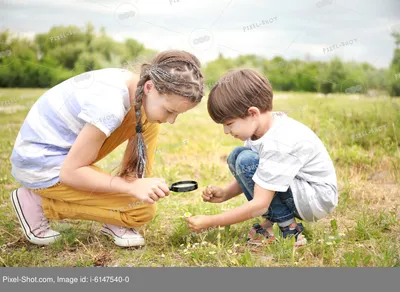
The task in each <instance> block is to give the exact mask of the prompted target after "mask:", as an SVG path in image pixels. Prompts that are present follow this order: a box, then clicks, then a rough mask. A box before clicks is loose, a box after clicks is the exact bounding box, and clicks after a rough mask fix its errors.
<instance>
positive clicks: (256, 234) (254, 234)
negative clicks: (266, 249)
mask: <svg viewBox="0 0 400 292" xmlns="http://www.w3.org/2000/svg"><path fill="white" fill-rule="evenodd" d="M272 226H273V224H272V222H270V221H269V220H266V221H265V222H263V223H261V224H259V223H255V224H253V227H252V228H251V229H250V231H249V233H248V235H247V244H252V245H261V244H270V243H273V242H274V241H275V240H276V237H275V235H274V234H273V232H272Z"/></svg>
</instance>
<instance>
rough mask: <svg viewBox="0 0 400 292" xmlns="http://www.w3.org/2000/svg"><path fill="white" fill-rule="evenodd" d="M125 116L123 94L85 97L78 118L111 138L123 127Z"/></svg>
mask: <svg viewBox="0 0 400 292" xmlns="http://www.w3.org/2000/svg"><path fill="white" fill-rule="evenodd" d="M125 114H126V111H125V107H124V103H123V96H122V94H121V96H119V95H94V96H86V97H85V101H84V103H83V105H82V110H81V112H80V113H79V114H78V117H79V118H81V119H82V120H84V121H85V122H87V123H90V124H92V125H94V126H96V127H97V128H98V129H99V130H100V131H102V132H103V133H104V134H105V135H106V136H107V137H109V136H110V135H111V133H112V132H113V131H114V130H115V129H117V128H118V127H119V126H120V125H121V123H122V121H123V120H124V117H125Z"/></svg>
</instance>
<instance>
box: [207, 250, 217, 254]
mask: <svg viewBox="0 0 400 292" xmlns="http://www.w3.org/2000/svg"><path fill="white" fill-rule="evenodd" d="M208 253H209V254H216V252H215V251H210V252H208Z"/></svg>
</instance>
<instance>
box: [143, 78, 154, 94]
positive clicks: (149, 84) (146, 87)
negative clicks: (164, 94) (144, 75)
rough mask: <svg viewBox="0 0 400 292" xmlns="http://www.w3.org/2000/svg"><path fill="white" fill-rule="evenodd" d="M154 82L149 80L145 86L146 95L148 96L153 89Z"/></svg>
mask: <svg viewBox="0 0 400 292" xmlns="http://www.w3.org/2000/svg"><path fill="white" fill-rule="evenodd" d="M153 85H154V84H153V81H151V80H147V81H146V82H145V84H144V93H145V94H148V93H149V91H150V90H151V89H152V88H153Z"/></svg>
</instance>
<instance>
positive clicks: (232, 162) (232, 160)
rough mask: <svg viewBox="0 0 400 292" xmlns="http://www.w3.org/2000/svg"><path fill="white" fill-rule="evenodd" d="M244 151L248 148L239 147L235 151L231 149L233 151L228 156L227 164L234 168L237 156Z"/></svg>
mask: <svg viewBox="0 0 400 292" xmlns="http://www.w3.org/2000/svg"><path fill="white" fill-rule="evenodd" d="M245 150H249V148H246V147H243V146H239V147H236V148H235V149H233V151H232V152H231V153H230V154H229V156H228V158H227V162H228V164H229V166H230V167H232V168H235V165H236V160H237V157H238V156H239V154H240V153H241V152H242V151H245Z"/></svg>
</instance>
